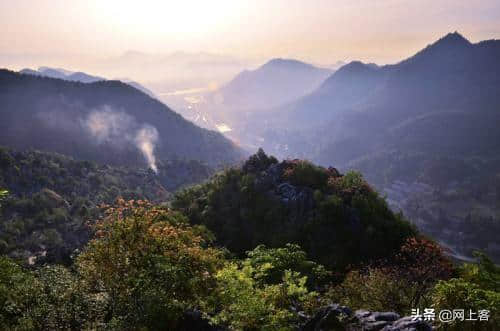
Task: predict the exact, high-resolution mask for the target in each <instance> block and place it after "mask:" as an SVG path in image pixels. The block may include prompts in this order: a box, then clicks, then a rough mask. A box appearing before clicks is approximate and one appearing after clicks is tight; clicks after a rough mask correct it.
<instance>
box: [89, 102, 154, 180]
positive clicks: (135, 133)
mask: <svg viewBox="0 0 500 331" xmlns="http://www.w3.org/2000/svg"><path fill="white" fill-rule="evenodd" d="M80 123H81V124H82V126H83V127H84V129H85V130H86V131H87V132H88V133H89V134H90V135H91V136H92V137H93V138H95V139H96V141H97V143H109V144H112V145H114V146H117V147H124V145H125V144H133V145H134V146H135V147H137V148H138V149H139V150H140V151H141V153H142V154H143V155H144V158H145V159H146V162H147V163H148V166H149V167H150V168H151V169H153V171H154V172H156V173H157V172H158V167H157V166H156V157H155V155H154V150H155V147H156V143H157V142H158V138H159V135H158V130H156V128H155V127H154V126H151V125H149V124H141V125H139V124H138V123H137V122H136V120H135V119H134V117H132V116H130V115H128V114H126V113H124V112H121V111H115V110H113V109H112V108H111V107H109V106H104V107H102V108H101V109H99V110H94V111H92V112H91V113H90V114H89V115H88V116H87V118H86V119H84V120H81V121H80Z"/></svg>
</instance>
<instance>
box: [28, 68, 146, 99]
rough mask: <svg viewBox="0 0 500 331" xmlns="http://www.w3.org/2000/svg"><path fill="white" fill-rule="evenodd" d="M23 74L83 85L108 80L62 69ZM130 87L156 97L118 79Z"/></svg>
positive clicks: (47, 69) (137, 86)
mask: <svg viewBox="0 0 500 331" xmlns="http://www.w3.org/2000/svg"><path fill="white" fill-rule="evenodd" d="M19 72H20V73H21V74H28V75H34V76H43V77H51V78H58V79H64V80H68V81H71V82H81V83H95V82H98V81H102V80H107V79H106V78H103V77H99V76H92V75H89V74H87V73H85V72H81V71H78V72H74V71H69V70H66V69H62V68H50V67H40V68H38V70H33V69H29V68H26V69H22V70H20V71H19ZM118 80H120V81H122V82H124V83H126V84H128V85H130V86H133V87H135V88H136V89H138V90H139V91H141V92H144V93H146V94H147V95H149V96H151V97H155V95H154V93H153V92H152V91H151V90H149V89H147V88H146V87H144V86H142V85H141V84H139V83H137V82H135V81H132V80H129V79H126V78H125V79H118Z"/></svg>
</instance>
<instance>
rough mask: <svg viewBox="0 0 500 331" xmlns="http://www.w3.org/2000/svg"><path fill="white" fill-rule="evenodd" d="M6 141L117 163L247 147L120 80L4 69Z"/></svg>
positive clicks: (225, 156)
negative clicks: (71, 78) (73, 79)
mask: <svg viewBox="0 0 500 331" xmlns="http://www.w3.org/2000/svg"><path fill="white" fill-rule="evenodd" d="M0 87H1V90H2V93H0V105H1V108H0V109H1V110H0V128H1V130H0V131H1V132H0V144H2V145H6V146H9V147H14V148H18V149H28V148H36V149H40V150H46V151H54V152H59V153H62V154H67V155H70V156H73V157H75V158H78V159H86V160H94V161H100V162H105V163H112V164H142V165H145V164H149V165H150V166H151V167H152V168H153V169H154V168H155V161H156V159H159V160H161V159H172V158H173V159H178V158H186V159H197V160H201V161H204V162H206V163H208V164H210V165H220V164H225V163H232V162H235V161H237V160H239V159H240V158H241V156H242V154H241V151H240V150H239V148H238V147H236V146H235V145H234V144H233V143H231V142H230V141H228V140H227V139H225V138H224V137H223V136H222V135H221V134H219V133H216V132H212V131H209V130H205V129H201V128H199V127H196V126H195V125H194V124H192V123H191V122H188V121H186V120H184V119H183V118H182V117H181V116H180V115H178V114H177V113H175V112H174V111H172V110H171V109H170V108H168V107H167V106H165V105H164V104H162V103H161V102H159V101H157V100H156V99H153V98H151V97H149V96H148V95H146V94H144V93H142V92H140V91H138V90H137V89H135V88H133V87H131V86H130V85H127V84H125V83H122V82H120V81H98V82H94V83H87V84H83V83H80V82H70V81H65V80H60V79H54V78H47V77H37V76H33V75H24V74H20V73H15V72H12V71H8V70H0Z"/></svg>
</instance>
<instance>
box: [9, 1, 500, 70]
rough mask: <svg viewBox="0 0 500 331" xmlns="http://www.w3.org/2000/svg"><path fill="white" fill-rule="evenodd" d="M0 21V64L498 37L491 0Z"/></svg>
mask: <svg viewBox="0 0 500 331" xmlns="http://www.w3.org/2000/svg"><path fill="white" fill-rule="evenodd" d="M0 26H1V34H0V55H2V54H3V55H4V57H3V58H2V59H3V60H2V61H3V62H4V63H0V66H9V63H5V62H8V61H9V60H8V59H10V58H9V57H6V56H5V54H7V55H15V56H20V55H23V56H25V57H30V56H34V57H36V56H42V55H43V56H46V57H50V56H56V55H57V56H61V55H64V56H67V57H68V58H69V57H71V58H72V59H73V60H74V59H75V58H76V59H78V58H81V59H82V61H84V59H86V58H91V57H111V56H117V55H120V54H122V53H123V52H126V51H128V50H136V51H141V52H146V53H167V52H172V51H177V50H182V51H188V52H199V51H202V52H212V53H218V54H227V55H233V56H237V57H240V58H253V59H266V58H271V57H278V56H279V57H293V58H298V59H303V60H307V61H311V62H314V63H318V64H330V63H334V62H336V61H338V60H352V59H361V60H364V61H371V62H377V63H388V62H394V61H397V60H400V59H402V58H404V57H407V56H409V55H411V54H413V53H414V52H416V51H417V50H419V49H421V48H423V47H424V46H426V45H427V44H428V43H430V42H432V41H434V40H436V39H437V38H438V37H440V36H442V35H444V34H445V33H447V32H450V31H451V32H452V31H455V30H458V31H459V32H461V33H462V34H464V35H465V36H466V37H467V38H469V39H470V40H471V41H479V40H482V39H493V38H500V1H499V0H484V1H471V0H414V1H409V0H249V1H243V0H241V1H240V0H229V1H225V0H223V1H222V0H221V1H218V0H200V1H191V0H182V1H169V0H159V1H147V0H137V1H128V0H116V1H114V0H81V1H80V0H31V1H28V0H0ZM61 65H64V63H63V64H61Z"/></svg>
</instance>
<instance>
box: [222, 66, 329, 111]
mask: <svg viewBox="0 0 500 331" xmlns="http://www.w3.org/2000/svg"><path fill="white" fill-rule="evenodd" d="M330 74H331V70H329V69H323V68H317V67H315V66H313V65H310V64H307V63H304V62H300V61H297V60H290V59H273V60H270V61H269V62H267V63H265V64H264V65H262V66H260V67H259V68H257V69H255V70H245V71H243V72H241V73H239V74H238V75H237V76H236V77H235V78H234V79H232V80H231V81H230V82H229V83H227V84H226V85H225V86H223V87H222V88H221V89H219V90H218V91H216V93H215V95H214V98H216V99H218V102H217V104H218V106H220V107H227V108H229V109H230V111H240V110H258V109H263V108H272V107H276V106H278V105H282V104H285V103H287V102H290V101H292V100H295V99H297V98H298V97H301V96H303V95H305V94H307V93H309V92H311V91H313V90H314V89H315V88H316V87H318V86H319V85H320V84H321V83H322V82H323V80H324V79H326V78H327V77H328V76H329V75H330Z"/></svg>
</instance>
